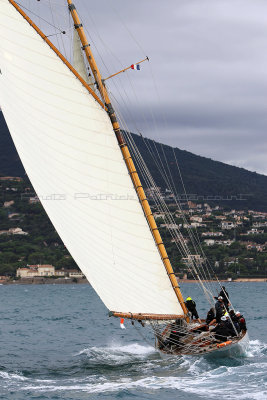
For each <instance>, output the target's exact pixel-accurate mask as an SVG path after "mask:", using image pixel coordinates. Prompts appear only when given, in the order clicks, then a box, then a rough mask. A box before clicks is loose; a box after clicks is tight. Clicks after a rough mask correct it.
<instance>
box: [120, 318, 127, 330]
mask: <svg viewBox="0 0 267 400" xmlns="http://www.w3.org/2000/svg"><path fill="white" fill-rule="evenodd" d="M120 327H121V329H126V328H125V326H124V318H121V322H120Z"/></svg>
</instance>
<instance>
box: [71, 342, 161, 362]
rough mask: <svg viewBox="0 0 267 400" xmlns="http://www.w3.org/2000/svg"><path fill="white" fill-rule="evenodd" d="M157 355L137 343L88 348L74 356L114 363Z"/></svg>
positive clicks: (150, 347)
mask: <svg viewBox="0 0 267 400" xmlns="http://www.w3.org/2000/svg"><path fill="white" fill-rule="evenodd" d="M153 353H154V354H157V350H155V349H154V347H152V346H142V345H140V344H138V343H133V344H129V345H119V344H111V345H110V346H107V347H89V348H85V349H83V350H81V351H79V352H78V353H77V354H74V356H80V355H86V356H88V358H91V359H94V360H98V361H100V360H105V361H108V362H110V361H113V362H115V363H119V362H123V361H125V362H126V361H129V360H134V359H144V358H146V357H147V356H149V355H150V354H153Z"/></svg>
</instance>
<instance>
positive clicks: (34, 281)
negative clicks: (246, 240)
mask: <svg viewBox="0 0 267 400" xmlns="http://www.w3.org/2000/svg"><path fill="white" fill-rule="evenodd" d="M178 282H179V283H198V282H197V281H195V280H194V279H178ZM203 282H216V281H215V280H203ZM220 282H226V283H227V282H228V283H239V282H254V283H257V282H258V283H262V282H267V278H238V279H235V280H232V281H228V280H227V279H222V280H221V281H220ZM0 284H1V285H70V284H73V285H75V284H88V285H90V283H89V282H88V280H87V279H85V278H76V279H75V280H73V279H65V278H57V279H54V278H24V279H23V278H22V279H18V280H7V281H6V280H0Z"/></svg>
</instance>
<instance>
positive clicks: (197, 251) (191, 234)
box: [159, 150, 212, 293]
mask: <svg viewBox="0 0 267 400" xmlns="http://www.w3.org/2000/svg"><path fill="white" fill-rule="evenodd" d="M163 152H164V150H163ZM164 156H165V160H166V155H165V152H164ZM159 157H160V156H159ZM166 163H167V160H166ZM169 172H170V171H169ZM170 176H171V173H170ZM175 202H176V204H177V201H176V199H175ZM177 206H178V208H180V207H179V204H177ZM181 211H182V210H181ZM183 216H184V214H183ZM184 218H185V216H184ZM185 221H186V220H185ZM185 221H184V222H185ZM186 222H187V221H186ZM189 229H190V228H189ZM188 234H189V237H190V239H191V242H192V244H193V247H194V249H195V251H196V253H199V250H198V246H197V245H196V243H195V238H194V236H193V232H192V231H191V230H190V231H188ZM201 250H202V249H201ZM202 253H203V251H202ZM205 275H206V274H205ZM209 277H210V274H209ZM204 278H205V280H207V281H208V279H207V276H204ZM210 278H211V277H210ZM207 284H208V285H209V282H207ZM209 286H210V285H209ZM210 290H211V291H212V288H211V287H210ZM205 291H207V288H205ZM208 292H209V293H210V291H208Z"/></svg>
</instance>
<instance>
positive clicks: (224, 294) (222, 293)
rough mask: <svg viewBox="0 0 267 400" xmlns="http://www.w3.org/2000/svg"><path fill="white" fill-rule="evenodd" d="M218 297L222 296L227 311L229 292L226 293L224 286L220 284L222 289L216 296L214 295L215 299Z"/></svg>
mask: <svg viewBox="0 0 267 400" xmlns="http://www.w3.org/2000/svg"><path fill="white" fill-rule="evenodd" d="M219 297H222V298H223V302H224V305H225V308H226V310H227V311H229V307H230V301H229V294H228V293H227V291H226V289H225V286H222V290H221V291H220V293H219V296H218V297H214V298H215V299H216V300H218V298H219Z"/></svg>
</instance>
